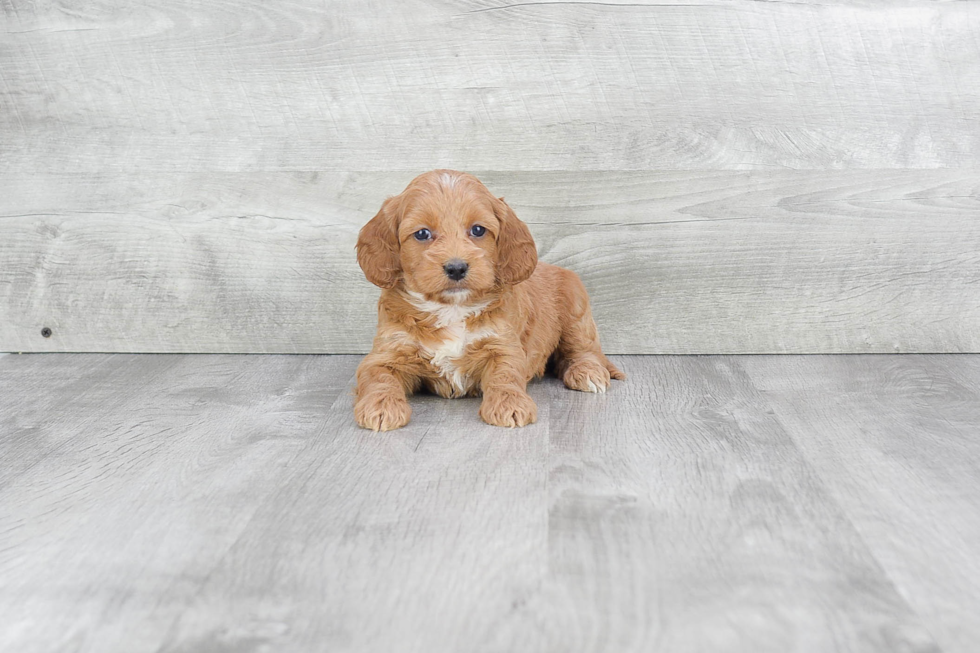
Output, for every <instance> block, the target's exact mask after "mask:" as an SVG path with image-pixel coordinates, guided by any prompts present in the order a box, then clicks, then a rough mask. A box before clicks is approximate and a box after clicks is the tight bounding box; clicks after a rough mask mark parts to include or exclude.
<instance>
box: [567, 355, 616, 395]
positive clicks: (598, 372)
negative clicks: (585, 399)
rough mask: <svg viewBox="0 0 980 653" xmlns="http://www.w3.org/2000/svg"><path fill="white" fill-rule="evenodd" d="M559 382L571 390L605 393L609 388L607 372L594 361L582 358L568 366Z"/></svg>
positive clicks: (600, 364)
mask: <svg viewBox="0 0 980 653" xmlns="http://www.w3.org/2000/svg"><path fill="white" fill-rule="evenodd" d="M561 380H562V381H564V383H565V386H566V387H568V388H571V389H572V390H580V391H581V392H594V393H599V392H605V391H606V390H607V389H608V388H609V370H607V369H606V368H605V367H604V366H603V365H602V363H600V362H599V361H597V360H595V359H592V358H583V359H580V360H577V361H575V362H573V363H572V364H571V365H569V366H568V367H567V368H566V369H565V373H564V374H562V377H561Z"/></svg>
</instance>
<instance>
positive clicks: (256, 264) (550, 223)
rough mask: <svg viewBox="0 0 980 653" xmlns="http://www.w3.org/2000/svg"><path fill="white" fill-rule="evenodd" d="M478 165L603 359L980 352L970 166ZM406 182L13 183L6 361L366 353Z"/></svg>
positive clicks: (262, 176) (2, 342) (2, 220)
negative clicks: (374, 250) (364, 251)
mask: <svg viewBox="0 0 980 653" xmlns="http://www.w3.org/2000/svg"><path fill="white" fill-rule="evenodd" d="M477 174H478V175H479V176H480V177H481V178H482V179H484V181H485V182H486V183H487V185H488V186H489V187H490V188H491V190H493V191H494V192H496V193H497V194H499V195H504V196H506V197H507V200H508V202H509V203H511V205H512V206H514V207H515V209H516V210H517V212H518V214H519V215H520V216H521V217H522V218H523V219H524V220H525V221H527V222H528V223H529V225H530V227H531V230H532V232H533V234H534V236H535V238H536V240H537V244H538V250H539V253H540V256H541V258H542V260H545V261H548V262H551V263H557V264H559V265H563V266H566V267H569V268H571V269H573V270H575V271H576V272H578V273H579V274H580V275H581V276H582V278H583V279H584V281H585V284H586V286H587V288H588V289H589V291H590V293H591V296H592V299H593V304H594V313H595V315H596V319H597V321H598V323H599V327H600V333H601V334H602V338H603V342H604V344H605V347H606V349H607V350H608V351H610V352H613V353H623V352H626V353H731V352H735V353H792V352H802V353H815V352H821V353H834V352H909V351H920V352H922V351H945V352H966V351H978V350H980V283H978V281H980V221H978V220H977V219H976V218H977V216H978V215H980V172H978V171H976V170H931V171H930V170H916V171H911V170H894V171H846V172H844V171H840V172H838V171H824V172H814V171H746V172H731V171H730V172H683V171H674V172H647V173H640V172H634V173H613V172H607V173H597V172H588V173H584V172H583V173H570V172H551V173H519V172H510V173H502V172H479V171H477ZM412 176H414V174H413V173H247V174H246V173H210V174H197V173H186V174H159V175H152V176H150V177H144V176H142V175H138V174H130V175H115V176H111V177H106V176H104V175H101V174H96V175H70V176H65V175H36V176H35V175H32V176H13V177H8V178H7V179H6V184H7V190H8V192H7V193H6V194H4V195H0V229H2V231H3V234H4V236H5V237H4V239H3V241H2V242H0V256H2V258H3V274H2V276H0V313H2V314H3V315H4V319H3V320H2V321H0V349H3V350H7V351H163V352H178V351H186V352H215V351H216V352H285V353H293V352H314V353H317V352H333V353H336V352H351V353H356V352H364V351H366V350H367V349H368V348H369V347H370V341H371V338H372V336H373V333H374V327H375V320H376V314H375V306H374V302H375V300H376V298H377V289H376V288H374V286H371V285H370V284H369V283H368V282H367V281H366V280H364V278H363V275H362V274H361V272H360V269H359V268H358V267H357V264H356V261H355V257H354V249H353V248H354V242H355V240H356V235H357V231H358V230H359V229H360V227H361V226H362V225H363V224H364V223H365V222H367V220H369V219H370V218H371V217H372V216H373V215H374V213H375V212H376V211H377V209H378V207H379V206H380V203H381V201H382V200H383V199H384V197H386V196H388V195H391V194H394V193H396V192H399V191H400V190H401V189H402V188H403V187H404V185H405V183H406V182H407V181H408V180H409V179H410V178H411V177H412ZM43 327H49V328H51V329H52V330H53V335H52V337H50V338H47V339H45V338H43V337H41V329H42V328H43Z"/></svg>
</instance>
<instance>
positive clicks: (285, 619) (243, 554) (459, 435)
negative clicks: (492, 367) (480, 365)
mask: <svg viewBox="0 0 980 653" xmlns="http://www.w3.org/2000/svg"><path fill="white" fill-rule="evenodd" d="M529 392H530V394H531V396H532V397H534V399H535V400H536V401H537V403H538V423H537V424H535V425H532V426H528V427H525V428H523V429H516V430H504V429H500V428H497V427H491V426H487V425H486V424H483V423H482V422H480V420H479V417H478V415H477V413H478V407H479V400H478V399H462V400H452V401H450V400H446V399H442V398H438V397H431V396H430V397H414V398H412V400H411V401H412V404H413V408H414V414H413V418H412V422H411V423H410V424H409V425H408V426H407V427H405V428H404V429H400V430H398V431H395V432H391V433H385V434H381V435H379V434H375V433H371V432H367V431H364V430H362V429H359V428H357V427H356V425H354V424H353V419H352V405H351V400H350V398H346V397H345V398H342V399H340V400H338V402H337V403H336V404H335V405H334V407H333V408H332V409H331V413H330V416H329V417H328V419H327V422H326V423H325V425H324V429H323V433H322V436H321V437H319V438H317V439H316V440H313V441H311V442H310V446H309V447H308V448H307V449H306V450H305V451H304V453H303V454H302V456H300V457H298V458H297V460H296V461H295V463H294V464H293V465H291V469H290V473H289V474H288V475H287V476H284V477H282V478H281V479H280V483H279V488H278V490H277V491H276V492H275V493H274V494H272V495H271V496H270V497H269V500H268V501H266V502H265V504H264V505H263V506H262V508H261V509H260V510H259V511H257V512H256V513H255V514H254V516H253V517H252V518H251V520H250V522H249V524H248V527H247V528H246V529H245V531H244V532H243V533H242V535H241V536H240V537H239V538H238V541H237V542H236V544H235V545H234V546H233V547H232V548H231V549H230V550H229V551H228V553H227V555H225V556H224V558H223V559H222V561H221V564H220V565H219V566H218V567H216V568H215V569H214V571H213V572H212V573H210V574H209V576H208V579H207V582H206V583H205V584H204V587H203V588H202V590H201V591H200V592H199V593H198V594H197V595H196V596H195V598H194V600H193V601H192V602H190V603H189V605H187V606H186V609H184V610H182V611H181V615H180V618H179V619H178V620H176V621H175V622H174V625H173V627H172V628H171V629H170V631H169V633H168V635H167V638H166V640H165V643H164V646H163V647H162V649H161V651H162V653H177V652H182V651H195V650H240V649H246V648H250V647H254V649H256V650H260V649H264V648H268V649H269V650H276V651H310V650H323V651H327V650H329V651H395V650H398V651H433V652H435V651H477V650H481V649H482V647H483V646H484V642H485V641H486V639H487V638H489V637H492V636H493V634H494V633H495V632H496V630H497V629H498V628H499V625H500V624H501V622H504V621H505V620H506V618H507V615H508V614H509V613H511V612H512V611H513V610H514V609H515V606H517V605H519V604H520V603H521V602H523V601H525V600H527V597H528V596H530V595H531V594H533V593H534V591H535V590H536V588H537V587H538V585H539V584H540V583H541V582H542V578H543V576H544V574H545V572H546V570H547V562H546V554H547V522H548V516H547V511H546V510H545V503H546V499H545V496H546V492H547V490H546V484H547V452H548V424H549V393H548V387H547V385H546V384H542V383H536V384H532V385H531V386H530V388H529Z"/></svg>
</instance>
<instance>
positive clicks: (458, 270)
mask: <svg viewBox="0 0 980 653" xmlns="http://www.w3.org/2000/svg"><path fill="white" fill-rule="evenodd" d="M442 269H443V270H445V271H446V276H447V277H449V278H450V279H452V280H453V281H460V280H461V279H463V277H465V276H466V271H467V270H469V269H470V266H469V265H467V264H466V261H463V260H461V259H458V258H454V259H451V260H449V261H447V262H446V264H445V265H444V266H442Z"/></svg>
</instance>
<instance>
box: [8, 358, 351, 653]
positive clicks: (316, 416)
mask: <svg viewBox="0 0 980 653" xmlns="http://www.w3.org/2000/svg"><path fill="white" fill-rule="evenodd" d="M356 363H357V361H356V359H354V358H351V357H347V358H343V357H334V358H329V357H313V356H307V357H295V356H280V357H243V356H240V357H230V356H195V357H175V356H164V357H160V356H118V355H114V356H98V357H96V356H81V355H75V356H65V355H52V356H9V357H6V358H4V359H3V360H2V361H0V416H2V419H3V423H2V433H3V436H2V438H0V442H4V443H6V442H7V441H8V440H12V441H14V442H18V443H19V446H18V447H17V449H15V450H14V451H13V454H12V455H11V453H10V452H9V451H8V450H4V451H3V452H2V453H3V460H4V467H6V466H7V465H8V464H13V465H16V466H18V467H19V468H20V473H19V474H18V475H17V476H16V478H14V479H12V480H11V479H8V481H9V482H7V483H6V484H5V485H4V486H3V487H2V488H0V579H2V581H0V614H2V615H3V627H2V628H0V649H2V650H5V651H22V652H24V653H33V652H35V651H36V652H40V651H65V650H75V651H129V652H132V653H136V652H140V651H156V650H158V649H159V647H160V645H161V643H162V641H163V637H164V636H165V634H166V633H167V631H168V629H169V628H170V625H171V624H172V622H173V620H174V619H175V618H176V617H177V615H178V614H180V612H181V611H182V610H183V609H184V608H185V607H186V605H187V604H188V602H189V601H190V600H191V599H192V597H193V596H194V595H195V594H196V593H197V591H198V590H199V589H200V588H201V587H202V586H203V585H204V583H205V582H206V580H207V578H208V576H209V574H210V573H211V571H212V570H213V569H214V568H215V567H216V566H217V565H218V564H219V563H220V560H221V559H222V558H223V557H224V556H225V555H227V553H228V551H229V550H230V549H231V547H232V546H233V545H234V543H235V542H236V541H237V539H238V538H239V537H240V536H241V534H242V533H243V532H244V529H245V528H246V527H247V525H248V524H249V522H250V521H251V519H252V518H253V516H254V515H255V512H256V510H257V508H258V506H259V505H260V504H262V503H263V502H265V501H266V500H267V499H268V498H269V497H270V496H275V495H276V493H277V492H278V491H279V487H280V483H281V481H282V478H283V477H284V476H286V475H288V474H289V473H290V470H291V465H292V464H294V461H295V460H296V458H297V456H298V455H299V454H301V452H302V451H303V450H304V449H305V447H307V446H309V444H310V443H311V442H316V441H317V440H318V439H320V438H323V437H324V431H323V427H324V424H326V423H327V421H328V416H329V415H331V414H333V413H331V404H332V403H333V402H334V401H335V400H336V398H337V397H338V396H340V395H342V394H343V395H344V396H345V400H346V394H345V393H346V391H347V390H349V387H350V384H349V381H350V379H351V378H352V375H353V371H354V366H355V365H356ZM140 372H142V374H143V375H144V376H145V380H144V381H143V382H140V381H139V373H140ZM59 375H60V376H59ZM52 376H54V379H52ZM72 377H73V378H74V382H72V381H71V378H72ZM52 442H60V443H61V446H60V447H58V448H57V449H56V450H55V451H50V449H51V443H52ZM32 448H35V449H37V453H36V455H35V454H34V453H32V451H31V449H32ZM45 454H46V455H45ZM8 455H9V456H11V457H8ZM28 459H32V460H33V461H34V462H33V464H32V465H31V466H30V467H29V468H24V465H23V464H22V461H24V460H28Z"/></svg>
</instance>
